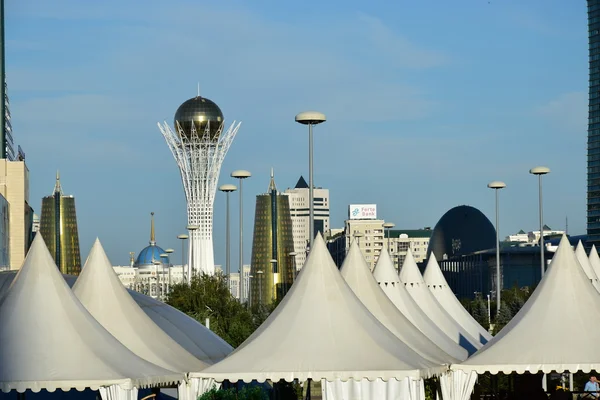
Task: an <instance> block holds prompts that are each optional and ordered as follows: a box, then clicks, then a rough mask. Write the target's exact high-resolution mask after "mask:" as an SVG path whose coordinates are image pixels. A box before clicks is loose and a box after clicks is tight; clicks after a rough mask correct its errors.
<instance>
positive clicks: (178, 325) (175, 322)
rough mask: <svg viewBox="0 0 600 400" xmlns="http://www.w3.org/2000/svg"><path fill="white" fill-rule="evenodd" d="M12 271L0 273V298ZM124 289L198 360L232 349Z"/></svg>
mask: <svg viewBox="0 0 600 400" xmlns="http://www.w3.org/2000/svg"><path fill="white" fill-rule="evenodd" d="M16 274H17V271H6V272H0V298H2V296H3V294H4V292H5V291H6V289H8V287H9V286H10V284H11V282H12V281H13V279H14V277H15V275H16ZM63 278H65V280H66V281H67V284H68V285H69V286H73V285H74V284H75V280H76V277H75V276H71V275H63ZM127 291H128V292H129V294H130V295H131V297H133V299H134V300H135V301H136V303H137V304H138V305H139V306H140V307H141V308H142V310H143V311H144V312H145V313H146V315H148V316H149V317H150V318H151V319H152V321H154V323H155V324H156V325H158V326H159V327H160V328H161V329H162V330H163V331H165V332H166V333H167V334H168V335H169V336H171V337H172V338H173V339H174V340H175V341H176V342H177V343H179V345H181V346H182V347H183V348H184V349H186V350H187V351H188V352H190V353H191V354H192V355H194V356H195V357H196V358H198V359H199V360H201V361H204V362H205V363H208V364H213V363H216V362H219V361H221V360H222V359H224V358H225V357H227V355H229V354H230V353H231V352H232V351H233V347H231V346H230V345H229V344H228V343H227V342H225V341H224V340H223V339H221V338H220V337H219V336H218V335H216V334H215V333H214V332H212V331H211V330H210V329H207V328H206V327H205V326H204V325H202V324H201V323H200V322H198V321H196V320H195V319H193V318H191V317H189V316H187V315H186V314H184V313H182V312H181V311H179V310H177V309H175V308H173V307H171V306H170V305H168V304H165V303H163V302H161V301H158V300H155V299H153V298H152V297H149V296H146V295H145V294H142V293H138V292H136V291H134V290H131V289H127Z"/></svg>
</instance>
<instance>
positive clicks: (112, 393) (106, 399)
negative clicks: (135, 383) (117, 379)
mask: <svg viewBox="0 0 600 400" xmlns="http://www.w3.org/2000/svg"><path fill="white" fill-rule="evenodd" d="M98 391H99V392H100V397H102V400H137V399H138V390H137V388H133V389H131V390H124V389H123V388H122V387H120V386H119V385H112V386H108V387H100V388H99V390H98Z"/></svg>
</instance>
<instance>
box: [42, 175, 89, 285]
mask: <svg viewBox="0 0 600 400" xmlns="http://www.w3.org/2000/svg"><path fill="white" fill-rule="evenodd" d="M32 218H33V216H32ZM39 232H40V234H41V235H42V237H43V238H44V241H45V242H46V246H48V250H49V251H50V254H52V257H53V258H54V262H55V263H56V265H57V266H58V268H59V269H60V272H61V273H63V274H69V275H79V273H80V272H81V256H80V253H79V233H78V230H77V214H76V211H75V197H73V196H67V195H64V194H63V192H62V188H61V186H60V176H59V174H58V173H57V174H56V184H55V186H54V192H53V193H52V195H50V196H46V197H44V198H43V199H42V215H41V217H40V230H39Z"/></svg>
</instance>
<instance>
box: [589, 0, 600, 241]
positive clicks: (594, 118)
mask: <svg viewBox="0 0 600 400" xmlns="http://www.w3.org/2000/svg"><path fill="white" fill-rule="evenodd" d="M587 6H588V36H589V108H588V110H589V111H588V140H587V178H588V179H587V184H588V187H587V189H588V190H587V234H588V242H587V245H588V246H590V247H591V246H592V245H594V244H595V245H596V247H599V245H600V0H588V2H587Z"/></svg>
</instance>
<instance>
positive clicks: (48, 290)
mask: <svg viewBox="0 0 600 400" xmlns="http://www.w3.org/2000/svg"><path fill="white" fill-rule="evenodd" d="M0 343H2V346H0V366H2V368H0V390H2V391H3V392H8V391H11V390H17V391H18V392H24V391H25V390H27V389H30V390H32V391H33V392H38V391H40V390H42V389H46V390H48V391H50V392H53V391H55V390H56V389H62V390H64V391H69V390H70V389H71V388H75V389H77V390H84V389H85V388H91V389H93V390H97V389H98V388H100V387H109V386H115V385H116V386H118V387H119V388H120V389H116V388H114V389H111V390H112V392H113V393H121V395H119V398H122V397H123V393H124V392H122V391H121V390H126V391H128V390H131V389H132V388H136V387H143V386H149V385H170V384H173V383H177V382H179V381H181V380H183V375H182V374H180V373H175V372H172V371H169V370H166V369H164V368H161V367H158V366H156V365H154V364H151V363H149V362H147V361H145V360H143V359H141V358H139V357H138V356H136V355H135V354H133V353H132V352H131V351H130V350H129V349H127V348H126V347H125V346H123V345H122V344H121V343H120V342H119V341H118V340H117V339H115V338H114V337H113V336H112V335H111V334H110V333H109V332H108V331H107V330H106V329H104V328H103V327H102V325H100V324H99V323H98V322H97V321H96V320H95V319H94V318H93V317H92V316H91V315H90V314H89V313H88V312H87V310H86V309H85V307H83V305H82V304H81V303H80V302H79V300H77V298H76V297H75V295H74V294H73V292H72V291H71V289H69V286H68V285H67V284H66V282H65V280H64V279H63V278H62V276H61V274H60V272H59V270H58V268H57V267H56V264H55V263H54V260H53V259H52V256H51V255H50V253H49V252H48V249H47V247H46V244H45V243H44V241H43V239H42V236H41V235H39V234H38V235H36V237H35V240H34V241H33V243H32V245H31V248H30V250H29V253H28V254H27V257H26V258H25V262H24V264H23V266H22V268H21V270H20V271H19V273H18V274H17V276H16V277H15V279H14V280H13V282H12V284H11V286H10V288H9V289H8V290H7V291H6V292H5V294H4V297H3V298H2V300H1V302H0Z"/></svg>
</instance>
